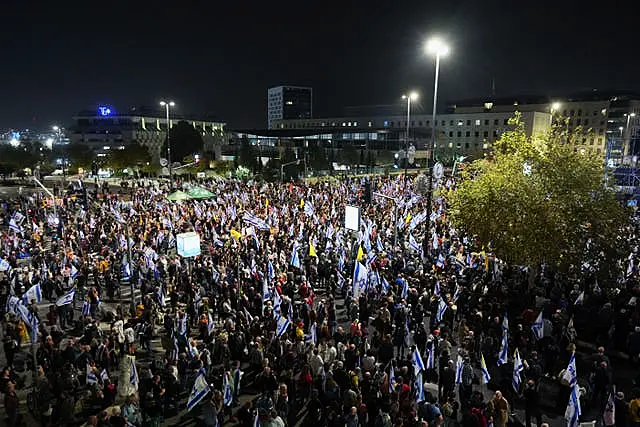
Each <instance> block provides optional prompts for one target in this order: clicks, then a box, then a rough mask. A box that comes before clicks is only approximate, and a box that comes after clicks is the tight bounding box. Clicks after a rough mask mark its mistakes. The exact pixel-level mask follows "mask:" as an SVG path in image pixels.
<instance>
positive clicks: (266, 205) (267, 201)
mask: <svg viewBox="0 0 640 427" xmlns="http://www.w3.org/2000/svg"><path fill="white" fill-rule="evenodd" d="M264 206H265V208H267V209H269V199H264Z"/></svg>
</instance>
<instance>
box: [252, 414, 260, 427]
mask: <svg viewBox="0 0 640 427" xmlns="http://www.w3.org/2000/svg"><path fill="white" fill-rule="evenodd" d="M253 427H260V414H259V413H258V412H256V417H255V418H254V419H253Z"/></svg>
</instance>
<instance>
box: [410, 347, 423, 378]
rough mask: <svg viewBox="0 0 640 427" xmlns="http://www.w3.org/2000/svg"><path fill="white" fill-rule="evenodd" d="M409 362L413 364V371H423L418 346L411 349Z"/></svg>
mask: <svg viewBox="0 0 640 427" xmlns="http://www.w3.org/2000/svg"><path fill="white" fill-rule="evenodd" d="M411 364H412V365H413V370H414V372H421V371H424V363H422V356H420V351H419V350H418V347H417V346H416V348H415V349H414V350H413V355H412V357H411Z"/></svg>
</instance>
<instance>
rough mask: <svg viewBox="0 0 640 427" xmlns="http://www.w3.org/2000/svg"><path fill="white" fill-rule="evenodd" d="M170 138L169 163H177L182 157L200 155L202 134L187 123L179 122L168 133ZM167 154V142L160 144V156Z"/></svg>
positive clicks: (202, 145) (202, 143)
mask: <svg viewBox="0 0 640 427" xmlns="http://www.w3.org/2000/svg"><path fill="white" fill-rule="evenodd" d="M169 137H170V138H171V161H174V162H175V161H179V160H180V159H182V158H183V157H186V156H192V155H194V154H195V153H201V152H202V150H203V147H204V141H203V139H202V133H201V132H200V131H198V130H197V129H196V128H194V127H193V126H192V125H191V124H189V122H186V121H179V122H178V123H176V125H175V126H173V127H172V128H171V131H170V133H169ZM166 153H167V142H166V141H165V142H164V144H162V155H161V157H165V156H166Z"/></svg>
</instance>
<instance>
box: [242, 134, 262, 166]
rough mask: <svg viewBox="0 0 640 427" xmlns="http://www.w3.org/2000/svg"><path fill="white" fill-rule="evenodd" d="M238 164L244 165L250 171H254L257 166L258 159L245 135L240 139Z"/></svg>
mask: <svg viewBox="0 0 640 427" xmlns="http://www.w3.org/2000/svg"><path fill="white" fill-rule="evenodd" d="M238 164H239V165H240V166H244V167H245V168H247V169H249V170H250V171H252V172H256V170H257V168H258V160H257V158H256V153H255V150H254V149H253V146H252V145H251V142H250V141H249V138H247V136H246V135H243V136H242V139H241V140H240V150H239V152H238Z"/></svg>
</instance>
